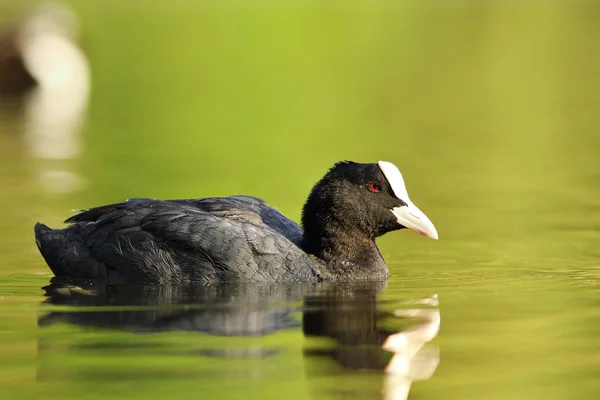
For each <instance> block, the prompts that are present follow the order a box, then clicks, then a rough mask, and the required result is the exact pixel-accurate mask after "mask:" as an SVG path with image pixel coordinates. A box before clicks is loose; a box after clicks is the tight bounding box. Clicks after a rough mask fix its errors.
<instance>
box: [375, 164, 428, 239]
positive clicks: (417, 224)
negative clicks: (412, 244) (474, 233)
mask: <svg viewBox="0 0 600 400" xmlns="http://www.w3.org/2000/svg"><path fill="white" fill-rule="evenodd" d="M378 164H379V168H380V169H381V172H383V175H384V176H385V178H386V179H387V180H388V182H389V184H390V186H391V187H392V190H393V191H394V194H395V195H396V197H397V198H399V199H400V200H402V201H404V202H405V203H406V206H401V207H394V208H393V209H392V210H391V211H392V213H393V214H394V215H395V216H396V219H397V221H398V223H399V224H400V225H402V226H404V227H406V228H408V229H412V230H413V231H415V232H417V233H419V234H421V235H423V236H427V237H430V238H432V239H436V240H437V239H438V233H437V230H436V229H435V226H433V223H432V222H431V221H430V220H429V218H427V216H426V215H425V214H424V213H423V211H421V210H419V208H418V207H417V206H415V205H414V204H413V203H412V201H410V199H409V198H408V192H407V191H406V185H405V184H404V179H403V178H402V174H401V173H400V171H399V170H398V168H397V167H396V166H395V165H394V164H392V163H390V162H387V161H379V163H378Z"/></svg>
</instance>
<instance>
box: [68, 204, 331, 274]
mask: <svg viewBox="0 0 600 400" xmlns="http://www.w3.org/2000/svg"><path fill="white" fill-rule="evenodd" d="M234 200H235V199H234ZM244 201H246V200H242V202H244ZM193 202H194V201H193V200H189V201H188V200H181V201H160V200H153V199H134V200H129V201H127V202H124V203H119V204H112V205H107V206H103V207H97V208H94V209H90V210H86V211H83V212H82V213H80V214H78V215H77V216H75V217H72V218H70V221H72V222H77V225H78V227H80V228H82V229H83V230H84V231H85V232H86V234H85V236H86V237H87V240H86V242H87V244H88V247H89V249H90V252H91V253H92V254H94V256H95V257H96V258H97V259H98V261H100V262H102V263H103V264H104V265H106V267H107V268H108V269H112V270H116V272H117V273H118V274H120V275H124V276H126V277H128V278H130V279H135V280H140V278H142V279H145V280H152V281H157V282H173V281H177V280H194V281H206V282H214V281H223V280H245V281H255V282H262V281H277V282H285V281H287V282H294V281H301V280H302V281H315V280H320V278H319V274H318V273H315V272H314V270H313V269H312V268H311V260H310V256H308V255H307V254H305V253H304V252H303V251H302V250H301V249H300V248H299V247H298V246H297V245H296V244H294V243H293V242H292V241H291V240H289V239H288V238H287V237H285V236H284V235H282V234H281V233H280V232H277V231H276V230H274V229H272V228H271V227H270V226H269V225H267V224H265V223H264V220H263V219H262V218H259V217H257V215H259V216H260V214H257V213H256V212H253V210H251V209H249V208H246V209H244V208H243V207H240V206H238V207H234V206H232V205H231V204H229V205H226V203H222V202H221V203H219V202H218V201H216V202H215V201H214V200H213V201H212V202H211V201H208V199H204V200H202V201H196V202H199V204H197V203H196V204H193ZM246 204H247V203H246ZM265 204H266V203H265ZM258 207H261V206H260V205H259V206H258ZM261 221H262V222H261Z"/></svg>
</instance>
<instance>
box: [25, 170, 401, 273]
mask: <svg viewBox="0 0 600 400" xmlns="http://www.w3.org/2000/svg"><path fill="white" fill-rule="evenodd" d="M373 185H376V190H374V189H373V188H374V186H373ZM405 204H406V203H405V202H404V201H403V200H401V199H399V198H398V197H396V195H395V194H394V190H393V188H392V186H391V184H390V183H389V182H388V181H387V179H386V177H385V174H384V173H383V172H382V170H381V169H380V166H378V164H359V163H354V162H342V163H338V164H336V165H335V166H334V167H333V168H331V170H330V171H329V172H328V173H327V174H326V175H325V177H323V178H322V179H321V180H320V181H319V182H318V183H317V184H316V185H315V187H314V188H313V190H312V192H311V194H310V196H309V198H308V200H307V202H306V204H305V206H304V209H303V215H302V223H303V226H304V231H303V229H302V228H301V227H300V226H299V225H298V224H296V223H295V222H293V221H291V220H289V219H287V218H286V217H284V216H283V215H282V214H281V213H279V212H278V211H277V210H276V209H274V208H272V207H270V206H269V205H268V204H267V203H266V202H264V201H263V200H261V199H258V198H255V197H249V196H232V197H225V198H205V199H196V200H168V201H163V200H157V199H146V198H144V199H130V200H127V201H125V202H122V203H116V204H110V205H105V206H101V207H96V208H91V209H89V210H85V211H82V212H80V213H79V214H77V215H74V216H72V217H70V218H69V219H67V220H66V221H65V222H67V223H69V224H70V226H68V227H67V228H65V229H61V230H58V229H57V230H53V229H50V228H48V227H47V226H45V225H43V224H40V223H38V224H36V226H35V236H36V242H37V245H38V248H39V250H40V252H41V253H42V255H43V256H44V258H45V260H46V262H47V263H48V265H49V266H50V268H51V269H52V271H53V272H54V274H55V275H56V276H66V277H74V278H90V279H101V280H104V281H107V282H108V283H109V284H118V283H126V282H162V283H165V282H185V281H198V282H204V283H215V282H219V281H254V282H318V281H323V280H355V279H385V278H387V274H388V272H387V267H386V265H385V262H384V261H383V258H382V257H381V254H380V253H379V250H378V248H377V246H376V245H375V238H376V237H377V236H381V235H383V234H384V233H386V232H389V231H392V230H396V229H401V228H403V226H402V225H401V224H399V223H398V221H397V219H396V217H395V215H394V213H392V212H390V211H391V209H393V208H394V207H400V206H402V205H405Z"/></svg>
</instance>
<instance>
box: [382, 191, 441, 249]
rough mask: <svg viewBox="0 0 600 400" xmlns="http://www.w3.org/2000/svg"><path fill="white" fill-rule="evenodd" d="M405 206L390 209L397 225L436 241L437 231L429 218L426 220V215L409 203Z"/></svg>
mask: <svg viewBox="0 0 600 400" xmlns="http://www.w3.org/2000/svg"><path fill="white" fill-rule="evenodd" d="M407 204H408V205H406V206H402V207H394V208H393V209H392V213H393V214H394V215H395V216H396V219H397V221H398V223H399V224H400V225H402V226H405V227H407V228H408V229H412V230H413V231H415V232H417V233H418V234H420V235H423V236H427V237H429V238H432V239H435V240H437V239H438V233H437V230H436V229H435V226H433V223H432V222H431V221H430V220H429V218H427V215H425V214H424V213H423V211H421V210H419V209H418V208H417V206H415V205H414V204H413V203H411V202H410V201H408V202H407Z"/></svg>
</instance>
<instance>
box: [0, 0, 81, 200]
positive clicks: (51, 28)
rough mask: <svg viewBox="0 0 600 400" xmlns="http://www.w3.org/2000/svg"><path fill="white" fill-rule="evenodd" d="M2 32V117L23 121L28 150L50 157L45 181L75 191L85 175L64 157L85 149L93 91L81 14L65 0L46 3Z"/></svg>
mask: <svg viewBox="0 0 600 400" xmlns="http://www.w3.org/2000/svg"><path fill="white" fill-rule="evenodd" d="M1 35H2V37H1V38H0V101H1V102H2V103H1V104H0V122H2V120H4V121H10V122H12V121H18V122H20V123H19V124H18V125H22V127H23V128H22V136H23V140H24V142H25V145H26V146H27V149H28V151H29V153H30V155H31V156H32V157H33V158H36V159H41V160H47V161H45V162H44V164H42V165H41V166H40V168H39V170H38V177H37V178H38V182H39V184H40V185H41V186H43V187H44V188H45V189H46V190H47V191H49V192H55V193H64V192H71V191H74V190H76V189H78V188H80V187H81V184H82V179H81V178H80V177H79V176H78V175H77V174H76V173H74V172H73V171H70V170H69V169H68V168H66V167H65V166H64V165H61V162H62V161H63V160H69V159H72V158H75V157H77V156H78V155H80V153H81V144H80V137H79V136H80V130H81V126H82V124H83V120H84V118H85V111H86V109H87V104H88V97H89V91H90V71H89V66H88V62H87V59H86V57H85V55H84V54H83V52H82V51H81V50H80V49H79V47H78V45H77V41H78V39H79V26H78V21H77V18H76V16H75V14H74V13H73V11H72V10H71V9H70V8H68V7H67V6H65V5H62V4H58V3H43V4H40V5H38V6H36V7H34V8H32V9H31V10H29V12H27V13H26V14H25V15H24V16H23V17H22V18H21V19H19V20H18V21H16V22H15V23H14V24H12V25H10V26H9V27H7V28H6V29H5V30H4V32H3V33H2V34H1ZM15 111H18V112H15ZM2 114H4V115H2ZM21 121H22V122H21Z"/></svg>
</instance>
